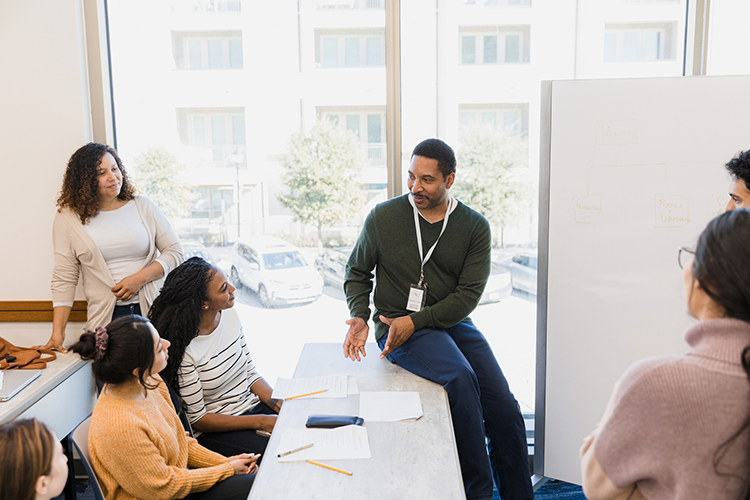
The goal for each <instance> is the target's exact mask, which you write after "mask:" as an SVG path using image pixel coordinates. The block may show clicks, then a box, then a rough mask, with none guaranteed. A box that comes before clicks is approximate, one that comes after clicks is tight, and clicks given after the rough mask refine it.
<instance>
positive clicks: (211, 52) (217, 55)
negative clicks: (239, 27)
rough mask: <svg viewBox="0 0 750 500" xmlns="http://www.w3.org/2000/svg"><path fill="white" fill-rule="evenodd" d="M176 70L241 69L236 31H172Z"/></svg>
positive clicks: (240, 55) (241, 63) (240, 48)
mask: <svg viewBox="0 0 750 500" xmlns="http://www.w3.org/2000/svg"><path fill="white" fill-rule="evenodd" d="M172 51H173V52H174V61H175V66H176V67H177V69H242V66H243V59H242V34H241V33H239V32H200V31H199V32H190V31H173V32H172Z"/></svg>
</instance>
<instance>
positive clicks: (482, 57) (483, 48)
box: [459, 26, 531, 64]
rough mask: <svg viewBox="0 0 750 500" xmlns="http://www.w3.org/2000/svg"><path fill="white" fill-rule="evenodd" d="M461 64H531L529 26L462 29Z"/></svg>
mask: <svg viewBox="0 0 750 500" xmlns="http://www.w3.org/2000/svg"><path fill="white" fill-rule="evenodd" d="M459 40H460V45H461V48H460V54H461V64H496V63H520V62H529V60H530V55H529V47H530V46H531V41H530V37H529V27H528V26H495V27H493V28H491V29H487V28H481V27H479V28H477V27H474V28H470V27H462V28H460V29H459Z"/></svg>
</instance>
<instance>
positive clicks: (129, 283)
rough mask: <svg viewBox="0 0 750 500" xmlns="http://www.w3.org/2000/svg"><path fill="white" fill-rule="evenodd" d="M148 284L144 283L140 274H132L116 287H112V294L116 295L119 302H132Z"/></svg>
mask: <svg viewBox="0 0 750 500" xmlns="http://www.w3.org/2000/svg"><path fill="white" fill-rule="evenodd" d="M145 284H146V282H145V281H143V280H142V279H141V278H140V277H139V276H138V274H131V275H130V276H126V277H124V278H123V279H121V280H120V282H119V283H117V284H116V285H115V286H113V287H112V293H114V294H115V297H117V298H118V299H119V300H130V299H132V298H133V297H134V296H135V294H136V293H138V290H140V289H141V288H142V287H143V285H145Z"/></svg>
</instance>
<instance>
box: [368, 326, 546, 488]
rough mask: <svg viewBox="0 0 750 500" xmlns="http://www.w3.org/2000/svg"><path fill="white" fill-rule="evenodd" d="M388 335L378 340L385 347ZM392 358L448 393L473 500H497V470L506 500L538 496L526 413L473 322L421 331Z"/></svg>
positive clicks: (464, 474)
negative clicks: (494, 491) (531, 467)
mask: <svg viewBox="0 0 750 500" xmlns="http://www.w3.org/2000/svg"><path fill="white" fill-rule="evenodd" d="M387 337H388V336H387V335H384V336H383V337H381V338H380V339H379V340H378V345H379V346H380V349H381V350H382V349H383V348H384V347H385V342H386V339H387ZM388 359H389V360H390V361H391V362H393V363H396V364H398V365H399V366H401V367H403V368H405V369H406V370H409V371H410V372H412V373H414V374H416V375H419V376H420V377H423V378H426V379H427V380H431V381H433V382H435V383H438V384H440V385H442V386H443V387H444V388H445V391H446V392H447V393H448V400H449V401H450V406H451V415H452V417H453V430H454V433H455V435H456V446H457V447H458V458H459V460H460V462H461V475H462V476H463V480H464V487H465V489H466V498H467V500H487V499H490V498H492V478H493V474H494V478H495V482H496V484H497V488H498V491H499V492H500V497H501V498H502V499H503V500H529V499H533V498H534V492H533V490H532V488H531V478H530V474H529V465H528V451H527V447H526V446H527V445H526V429H525V426H524V423H523V416H522V415H521V411H520V408H519V406H518V402H517V401H516V399H515V397H514V396H513V393H511V392H510V387H508V382H507V381H506V380H505V376H504V375H503V371H502V370H501V369H500V365H499V364H498V363H497V359H495V355H494V354H493V353H492V349H491V348H490V346H489V344H488V343H487V340H486V339H485V338H484V335H482V333H481V332H480V331H479V330H477V328H476V327H475V326H474V324H473V323H469V322H463V323H459V324H457V325H456V326H453V327H451V328H448V329H446V330H443V329H434V328H425V329H422V330H418V331H416V332H414V334H413V335H412V336H411V338H410V339H409V340H407V341H406V342H405V343H404V344H402V345H401V346H399V347H398V348H397V349H395V350H393V351H391V354H390V355H389V356H388ZM485 437H486V441H485ZM485 443H487V446H485ZM487 448H489V457H488V456H487Z"/></svg>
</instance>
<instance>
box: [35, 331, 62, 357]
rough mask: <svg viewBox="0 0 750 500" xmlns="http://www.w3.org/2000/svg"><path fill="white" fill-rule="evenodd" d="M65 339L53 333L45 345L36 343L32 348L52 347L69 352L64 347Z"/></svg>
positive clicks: (55, 349) (58, 350)
mask: <svg viewBox="0 0 750 500" xmlns="http://www.w3.org/2000/svg"><path fill="white" fill-rule="evenodd" d="M63 340H64V339H62V338H60V337H56V336H55V335H52V337H51V338H50V339H49V340H48V341H47V343H46V344H44V345H35V346H33V347H32V349H52V350H53V351H57V352H61V353H63V354H65V353H66V352H68V350H67V349H65V348H64V347H63Z"/></svg>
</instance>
